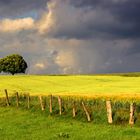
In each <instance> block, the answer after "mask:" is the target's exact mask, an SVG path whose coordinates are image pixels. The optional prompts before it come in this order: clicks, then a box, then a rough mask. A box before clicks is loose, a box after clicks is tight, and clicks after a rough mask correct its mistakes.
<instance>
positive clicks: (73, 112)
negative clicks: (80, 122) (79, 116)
mask: <svg viewBox="0 0 140 140" xmlns="http://www.w3.org/2000/svg"><path fill="white" fill-rule="evenodd" d="M72 115H73V118H75V116H76V104H75V101H74V102H73V108H72Z"/></svg>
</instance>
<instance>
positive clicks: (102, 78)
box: [0, 73, 140, 98]
mask: <svg viewBox="0 0 140 140" xmlns="http://www.w3.org/2000/svg"><path fill="white" fill-rule="evenodd" d="M139 75H140V74H139V73H138V74H128V75H127V74H121V75H96V76H94V75H93V76H89V75H77V76H39V75H38V76H37V75H15V76H0V95H1V96H2V95H3V90H4V89H8V91H9V92H10V93H13V92H14V91H19V92H28V93H30V94H31V95H39V94H43V95H48V94H53V95H69V96H87V97H108V96H109V97H110V96H113V97H116V98H117V97H118V98H123V97H124V98H125V97H127V98H128V97H130V98H133V97H134V98H139V97H140V77H139Z"/></svg>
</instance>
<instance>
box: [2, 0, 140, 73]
mask: <svg viewBox="0 0 140 140" xmlns="http://www.w3.org/2000/svg"><path fill="white" fill-rule="evenodd" d="M139 7H140V1H139V0H24V1H23V0H0V58H3V57H5V56H7V55H10V54H20V55H22V56H23V57H24V59H25V61H26V62H27V63H28V70H27V73H29V74H94V73H112V72H114V73H116V72H136V71H140V8H139Z"/></svg>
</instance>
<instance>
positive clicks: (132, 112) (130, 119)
mask: <svg viewBox="0 0 140 140" xmlns="http://www.w3.org/2000/svg"><path fill="white" fill-rule="evenodd" d="M134 112H135V106H134V103H131V104H130V118H129V124H130V125H131V127H132V126H133V124H134Z"/></svg>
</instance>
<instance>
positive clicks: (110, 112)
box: [106, 101, 113, 124]
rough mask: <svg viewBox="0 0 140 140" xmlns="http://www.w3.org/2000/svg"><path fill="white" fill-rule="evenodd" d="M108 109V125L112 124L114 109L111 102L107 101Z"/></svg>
mask: <svg viewBox="0 0 140 140" xmlns="http://www.w3.org/2000/svg"><path fill="white" fill-rule="evenodd" d="M106 109H107V118H108V123H110V124H112V123H113V120H112V108H111V101H106Z"/></svg>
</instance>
